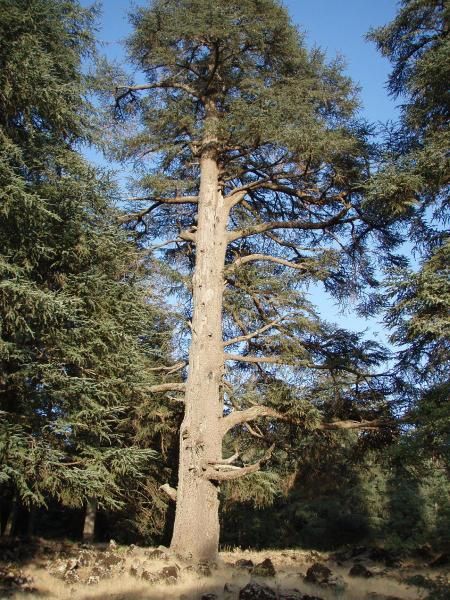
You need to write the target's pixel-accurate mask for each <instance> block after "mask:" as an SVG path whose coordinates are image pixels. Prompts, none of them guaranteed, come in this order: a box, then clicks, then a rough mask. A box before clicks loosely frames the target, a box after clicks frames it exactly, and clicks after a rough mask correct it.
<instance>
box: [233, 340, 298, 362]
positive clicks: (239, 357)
mask: <svg viewBox="0 0 450 600" xmlns="http://www.w3.org/2000/svg"><path fill="white" fill-rule="evenodd" d="M244 337H245V336H244ZM224 357H225V360H235V361H237V362H247V363H273V364H276V365H283V364H288V362H287V361H286V360H284V359H283V358H281V356H248V355H247V356H242V355H241V354H228V353H227V352H224Z"/></svg>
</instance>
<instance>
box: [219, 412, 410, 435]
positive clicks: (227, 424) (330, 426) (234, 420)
mask: <svg viewBox="0 0 450 600" xmlns="http://www.w3.org/2000/svg"><path fill="white" fill-rule="evenodd" d="M261 417H272V418H274V419H277V420H280V421H288V422H290V423H294V424H298V425H303V424H304V422H303V421H302V420H300V419H295V418H292V417H290V416H289V415H288V414H283V413H280V412H278V411H277V410H274V409H273V408H270V407H269V406H258V405H256V406H252V407H250V408H246V409H245V410H238V411H234V412H232V413H230V414H229V415H227V416H226V417H223V419H222V421H221V424H222V426H221V430H222V435H225V434H226V433H227V431H229V430H230V429H232V428H233V427H236V425H240V424H247V422H248V421H254V420H255V419H259V418H261ZM399 422H401V421H393V420H389V419H373V420H370V421H368V420H362V421H354V420H346V421H334V422H331V423H318V424H317V425H316V427H315V429H318V430H322V431H336V430H340V429H347V430H348V429H379V428H381V427H394V426H395V425H397V424H398V423H399Z"/></svg>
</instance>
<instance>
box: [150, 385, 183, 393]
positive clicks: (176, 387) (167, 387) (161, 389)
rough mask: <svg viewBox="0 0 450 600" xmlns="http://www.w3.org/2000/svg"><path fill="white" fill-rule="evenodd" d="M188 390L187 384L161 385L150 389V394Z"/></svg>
mask: <svg viewBox="0 0 450 600" xmlns="http://www.w3.org/2000/svg"><path fill="white" fill-rule="evenodd" d="M185 389H186V384H185V383H160V384H159V385H152V386H150V388H149V391H150V392H153V393H156V392H184V390H185Z"/></svg>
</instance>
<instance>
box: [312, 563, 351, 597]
mask: <svg viewBox="0 0 450 600" xmlns="http://www.w3.org/2000/svg"><path fill="white" fill-rule="evenodd" d="M305 581H307V582H308V583H316V584H317V585H322V586H324V587H330V588H334V589H335V590H343V589H345V587H346V584H345V581H344V580H343V579H342V577H340V576H339V575H334V574H333V572H332V571H331V569H329V568H328V567H327V566H326V565H324V564H322V563H314V564H313V565H312V566H311V567H309V569H308V570H307V571H306V577H305Z"/></svg>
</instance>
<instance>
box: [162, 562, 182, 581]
mask: <svg viewBox="0 0 450 600" xmlns="http://www.w3.org/2000/svg"><path fill="white" fill-rule="evenodd" d="M179 571H180V567H179V566H178V565H171V566H170V567H164V568H163V569H162V570H161V571H160V572H159V575H160V576H161V577H162V578H163V579H169V578H170V577H173V578H174V579H178V573H179Z"/></svg>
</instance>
